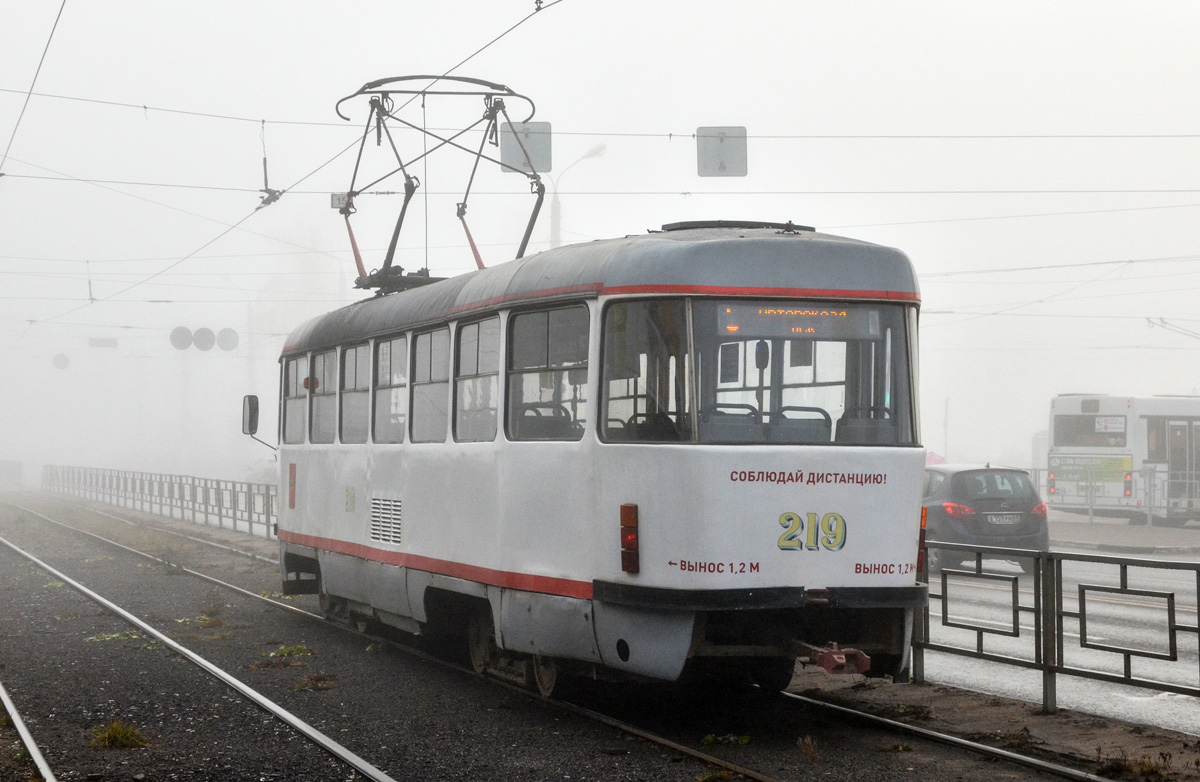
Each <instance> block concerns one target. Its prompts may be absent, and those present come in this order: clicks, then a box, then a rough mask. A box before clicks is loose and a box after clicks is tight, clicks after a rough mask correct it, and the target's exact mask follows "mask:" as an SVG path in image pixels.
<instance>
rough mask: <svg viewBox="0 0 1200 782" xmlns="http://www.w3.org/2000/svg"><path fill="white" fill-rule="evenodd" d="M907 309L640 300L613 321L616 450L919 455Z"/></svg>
mask: <svg viewBox="0 0 1200 782" xmlns="http://www.w3.org/2000/svg"><path fill="white" fill-rule="evenodd" d="M913 324H915V310H913V309H912V308H910V307H906V306H904V305H900V304H842V303H839V304H836V305H835V304H831V303H829V302H797V301H775V300H770V301H768V300H746V299H637V300H631V301H624V302H615V303H612V304H610V305H609V306H608V307H607V308H606V309H605V312H604V334H603V343H604V362H603V363H604V366H603V380H602V389H601V390H602V395H603V397H602V406H603V414H602V416H601V421H602V436H603V438H604V439H605V440H607V441H611V442H630V441H634V442H698V443H729V444H737V443H759V444H780V445H787V444H792V445H798V444H831V443H832V444H847V445H913V444H915V442H916V434H915V427H914V424H913V407H914V401H913V385H912V383H913V378H912V366H913V364H914V363H915V362H913V361H911V360H910V339H909V335H910V334H911V333H915V328H912V327H911V326H912V325H913Z"/></svg>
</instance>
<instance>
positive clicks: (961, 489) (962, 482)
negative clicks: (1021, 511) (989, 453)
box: [950, 470, 1037, 502]
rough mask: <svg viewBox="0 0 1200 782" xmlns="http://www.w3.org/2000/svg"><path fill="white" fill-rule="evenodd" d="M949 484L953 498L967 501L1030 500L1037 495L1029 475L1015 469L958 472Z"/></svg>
mask: <svg viewBox="0 0 1200 782" xmlns="http://www.w3.org/2000/svg"><path fill="white" fill-rule="evenodd" d="M950 485H951V490H952V494H953V496H954V498H955V499H956V500H960V501H967V502H971V501H978V500H1013V499H1016V500H1021V501H1023V502H1025V501H1028V502H1032V501H1033V499H1034V498H1035V497H1036V496H1037V492H1036V491H1035V490H1034V488H1033V482H1032V481H1030V479H1029V476H1028V475H1027V474H1026V473H1023V472H1017V471H1015V470H975V471H971V472H960V473H957V474H956V475H955V476H954V477H953V478H952V479H951V483H950Z"/></svg>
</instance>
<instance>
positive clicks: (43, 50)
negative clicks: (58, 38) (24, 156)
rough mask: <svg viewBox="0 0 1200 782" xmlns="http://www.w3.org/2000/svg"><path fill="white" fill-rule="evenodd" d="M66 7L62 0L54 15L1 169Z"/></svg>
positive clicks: (65, 1)
mask: <svg viewBox="0 0 1200 782" xmlns="http://www.w3.org/2000/svg"><path fill="white" fill-rule="evenodd" d="M66 7H67V0H62V5H60V6H59V7H58V14H57V15H55V17H54V25H53V26H52V27H51V28H50V35H48V36H47V37H46V46H45V48H43V49H42V56H41V59H39V60H38V64H37V69H36V70H35V71H34V72H33V81H31V82H30V83H29V89H28V90H27V91H26V92H25V102H24V103H22V104H21V113H20V114H18V115H17V121H16V123H15V124H14V125H13V129H12V133H11V134H9V136H8V144H7V146H5V147H4V156H3V157H0V171H3V170H4V164H5V163H7V162H8V153H9V151H11V150H12V145H13V141H14V140H15V139H16V137H17V129H18V128H19V127H21V120H23V119H24V118H25V109H27V108H29V98H30V96H32V95H33V88H34V85H36V84H37V80H38V76H39V75H40V74H41V72H42V65H43V64H44V63H45V62H46V54H47V52H49V51H50V42H51V41H53V40H54V33H55V31H56V30H58V20H60V19H62V13H63V10H64V9H65V8H66Z"/></svg>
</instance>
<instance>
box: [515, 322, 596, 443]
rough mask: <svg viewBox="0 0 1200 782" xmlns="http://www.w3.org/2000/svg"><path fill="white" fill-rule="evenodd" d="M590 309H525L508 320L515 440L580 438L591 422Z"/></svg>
mask: <svg viewBox="0 0 1200 782" xmlns="http://www.w3.org/2000/svg"><path fill="white" fill-rule="evenodd" d="M588 323H589V319H588V310H587V307H584V306H579V305H576V306H571V307H562V308H559V309H553V310H542V311H540V312H523V313H520V314H517V315H514V316H513V317H512V320H510V321H509V350H508V420H507V429H506V431H507V434H508V437H509V439H510V440H579V439H582V437H583V427H584V424H585V422H586V418H585V416H586V407H587V405H586V402H587V399H586V396H585V394H586V390H587V377H588V367H587V356H588Z"/></svg>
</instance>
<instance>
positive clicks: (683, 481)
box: [278, 222, 927, 692]
mask: <svg viewBox="0 0 1200 782" xmlns="http://www.w3.org/2000/svg"><path fill="white" fill-rule="evenodd" d="M918 303H919V292H918V287H917V282H916V276H915V273H914V270H913V268H912V265H911V263H910V262H909V260H908V258H907V257H906V256H905V255H904V254H903V253H901V252H899V251H897V250H894V249H890V248H885V247H880V246H875V245H871V244H866V243H863V242H858V241H853V240H850V239H845V238H841V237H835V236H828V235H823V234H818V233H815V232H813V231H812V229H802V228H798V227H795V226H792V225H791V224H790V223H788V224H785V225H777V224H766V223H728V222H720V223H693V224H677V225H672V226H665V227H664V229H663V230H662V231H660V232H652V233H650V234H648V235H644V236H631V237H626V238H622V239H612V240H606V241H596V242H592V243H590V244H582V245H574V246H569V247H562V248H558V249H554V250H549V251H546V252H543V253H540V254H538V255H535V256H532V257H528V258H524V259H519V260H515V261H511V262H508V263H505V264H503V265H499V266H496V267H493V268H489V269H485V270H481V271H477V272H472V273H470V274H465V275H462V276H460V277H454V278H451V279H447V280H443V281H438V282H433V283H432V284H428V285H424V286H422V287H417V288H413V289H409V290H406V291H403V292H400V293H395V294H392V295H386V296H377V297H375V298H371V299H368V300H365V301H362V302H359V303H357V304H353V305H350V306H348V307H344V308H342V309H339V310H337V311H334V312H332V313H329V314H327V315H324V316H322V317H319V318H316V319H314V320H312V321H310V322H308V323H306V324H304V325H303V326H301V327H300V328H298V329H297V330H296V331H295V332H293V333H292V334H291V335H290V337H289V338H288V340H287V344H286V346H285V348H284V350H283V355H282V359H281V361H282V393H281V400H280V401H281V407H280V410H281V415H280V418H281V421H280V429H281V431H280V440H281V445H280V448H279V459H280V466H281V487H280V488H281V491H280V497H281V501H280V506H281V507H280V508H279V513H278V517H279V526H278V535H279V540H280V548H281V554H282V557H281V563H282V564H281V568H282V572H283V579H284V582H283V586H284V592H285V593H303V592H310V593H313V592H319V594H320V595H321V599H322V605H323V607H324V609H325V611H326V613H327V615H329V616H331V617H337V618H342V619H349V620H355V619H357V620H359V621H361V620H364V619H373V620H376V621H380V622H383V623H386V624H389V625H392V626H395V627H398V628H401V629H403V630H408V631H411V632H417V633H421V632H436V631H447V632H450V631H458V632H459V633H460V634H461V637H464V638H465V639H466V643H467V645H468V648H469V652H470V656H471V660H472V663H473V664H474V665H475V667H476V668H477V669H478V670H483V669H486V668H492V669H496V668H497V666H500V667H503V666H505V665H508V666H509V669H511V668H512V666H513V665H517V666H523V667H521V670H525V671H527V672H528V675H529V677H530V680H531V682H533V683H536V684H537V685H538V686H539V688H540V689H542V691H543V692H549V691H550V690H551V689H552V688H553V685H554V681H555V678H556V672H557V670H559V669H561V668H563V667H590V668H591V669H592V670H593V671H595V670H600V669H608V670H610V671H619V672H626V673H629V674H637V675H642V676H646V677H653V678H656V679H664V680H676V679H678V678H680V677H681V676H683V675H685V672H690V671H699V670H706V669H713V668H717V669H718V670H729V669H734V668H736V669H738V670H739V671H742V672H746V673H748V674H750V675H751V676H752V677H754V678H755V679H756V680H757V681H758V682H760V683H762V684H764V685H766V686H771V687H781V686H783V685H784V684H785V683H786V682H787V681H789V680H790V677H791V674H792V668H793V665H794V662H795V660H796V658H797V656H798V655H800V656H804V657H808V658H810V659H812V660H814V661H816V662H817V663H818V664H822V665H825V666H826V667H830V668H833V667H837V666H839V665H840V664H841V662H842V660H843V657H845V656H848V658H849V659H848V661H847V669H849V670H853V669H855V668H856V667H857V668H858V669H865V668H866V667H868V666H869V669H870V672H871V673H872V674H876V675H884V674H900V673H901V672H903V671H904V670H905V669H906V666H907V650H908V640H909V635H910V629H911V623H912V612H913V609H914V607H917V606H920V605H923V604H924V603H925V601H926V595H927V593H926V587H925V586H924V585H921V584H918V583H917V580H916V574H917V567H916V563H917V555H918V537H919V531H920V530H919V527H920V503H921V480H922V469H923V466H924V457H925V453H924V450H923V448H922V447H921V445H920V436H919V435H920V433H919V429H918V422H917V395H916V391H917V389H916V345H917V310H918ZM838 645H841V647H843V648H840V649H839V646H838ZM846 646H850V647H853V650H851V651H850V652H847V651H845V649H844V647H846ZM855 650H857V651H855ZM860 653H861V654H860ZM867 657H869V659H867ZM721 666H724V668H721Z"/></svg>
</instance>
